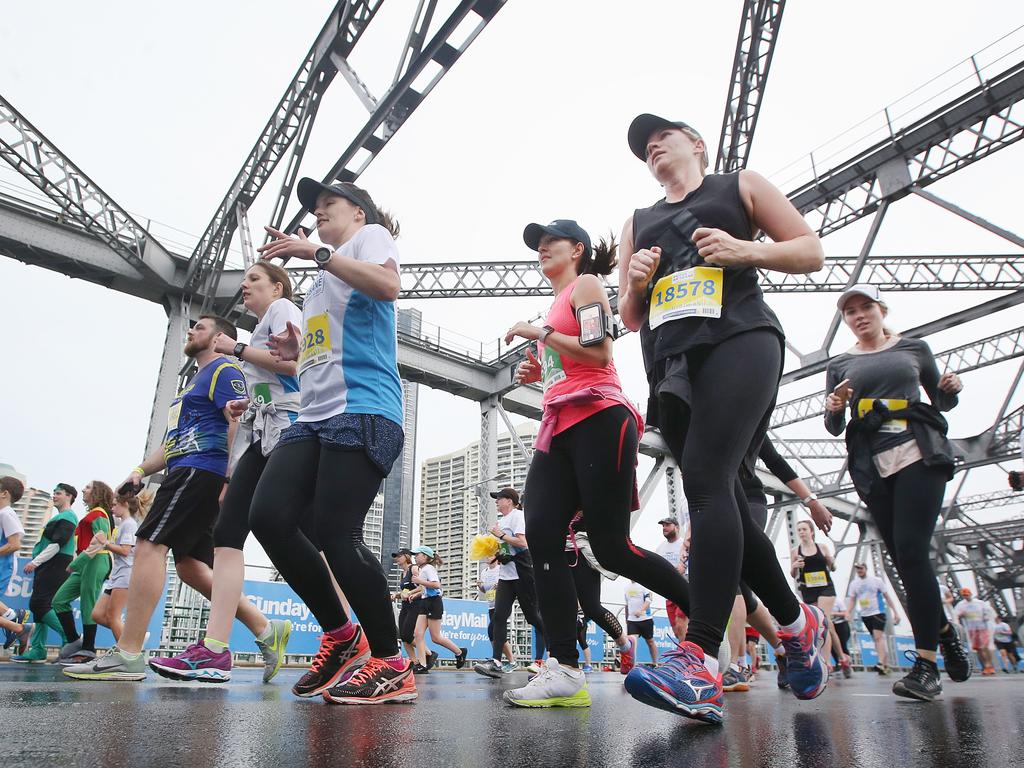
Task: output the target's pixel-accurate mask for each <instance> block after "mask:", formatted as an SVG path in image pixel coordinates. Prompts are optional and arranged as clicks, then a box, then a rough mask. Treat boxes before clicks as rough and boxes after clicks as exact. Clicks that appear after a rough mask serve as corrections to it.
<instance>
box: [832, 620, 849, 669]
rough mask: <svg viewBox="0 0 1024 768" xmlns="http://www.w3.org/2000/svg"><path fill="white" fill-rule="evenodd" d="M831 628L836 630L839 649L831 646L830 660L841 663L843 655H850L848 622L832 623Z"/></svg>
mask: <svg viewBox="0 0 1024 768" xmlns="http://www.w3.org/2000/svg"><path fill="white" fill-rule="evenodd" d="M832 626H833V627H835V628H836V635H837V636H838V637H839V648H836V646H835V644H833V645H832V658H833V659H835V660H836V661H841V660H842V656H843V654H845V655H846V656H849V655H850V646H849V644H850V622H848V621H840V622H838V623H837V622H834V621H833V622H832ZM840 650H842V653H840Z"/></svg>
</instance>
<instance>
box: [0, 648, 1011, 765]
mask: <svg viewBox="0 0 1024 768" xmlns="http://www.w3.org/2000/svg"><path fill="white" fill-rule="evenodd" d="M299 673H300V672H299V670H283V671H282V672H281V674H280V676H279V677H278V679H277V680H275V681H274V682H273V683H271V684H270V685H263V684H262V683H261V682H260V677H259V671H258V670H248V669H246V670H235V673H234V679H233V680H232V681H231V682H230V683H227V684H226V685H220V686H213V685H208V684H207V685H204V684H200V683H174V682H172V681H169V680H165V679H163V678H160V677H157V676H155V675H151V676H150V678H149V679H148V680H147V681H146V682H144V683H87V682H73V681H69V680H66V678H63V677H62V676H61V674H60V672H59V669H58V668H56V667H54V666H45V667H44V666H34V667H22V666H17V665H14V664H10V663H2V664H0V747H2V751H0V761H2V763H0V764H2V766H3V767H4V768H10V767H11V766H21V765H33V766H48V765H76V766H78V765H88V766H103V767H104V768H117V767H118V766H132V768H138V767H139V766H182V767H183V768H184V767H185V766H189V768H191V767H192V766H195V767H196V768H203V767H205V766H235V765H238V766H252V767H253V768H255V767H256V766H275V767H278V768H279V767H280V766H303V765H312V766H319V765H339V766H347V765H352V766H405V767H406V768H408V767H410V766H424V767H426V766H429V767H430V768H433V767H434V766H484V767H488V768H490V767H493V768H506V767H507V766H522V767H523V768H527V767H529V768H533V766H660V765H672V766H689V765H693V766H709V767H710V768H718V767H719V766H721V767H723V768H724V767H725V766H740V767H742V768H746V767H747V766H750V767H754V766H787V767H788V766H793V767H794V768H819V767H820V768H851V767H855V766H865V767H868V766H884V767H885V768H897V767H898V768H904V767H906V766H944V767H945V766H964V767H965V768H988V766H992V768H1006V767H1007V766H1012V765H1019V764H1020V761H1021V756H1022V755H1024V734H1022V732H1024V674H1019V675H1016V676H1003V675H1001V676H999V677H996V678H992V679H982V678H974V679H972V680H970V681H969V682H967V683H961V684H953V683H950V682H948V681H944V683H943V685H944V687H945V691H946V692H945V694H944V696H943V697H942V699H941V700H940V701H937V702H935V703H932V704H924V703H917V702H912V701H908V700H905V699H899V698H897V697H895V696H892V695H891V694H890V693H889V687H890V686H891V683H892V678H891V677H890V678H887V679H880V678H878V677H877V676H875V675H872V674H868V673H862V674H859V675H857V676H855V677H854V679H853V680H839V681H835V682H833V683H832V684H830V686H829V689H828V690H827V691H826V692H825V693H824V694H823V696H822V697H820V698H819V699H817V700H815V701H813V702H800V701H797V700H796V699H794V698H793V696H792V695H791V694H789V693H787V692H781V691H779V690H777V688H776V687H775V683H774V676H773V674H768V675H767V676H762V679H761V681H759V682H758V683H756V684H755V686H754V687H753V689H752V690H751V691H750V692H749V693H734V694H728V699H727V719H726V724H725V726H724V727H721V728H715V727H710V726H705V725H702V724H700V723H696V722H693V721H690V720H686V719H683V718H680V717H676V716H673V715H671V714H669V713H667V712H662V711H659V710H656V709H652V708H650V707H646V706H644V705H641V704H639V703H637V702H635V701H634V700H633V699H631V698H630V697H629V695H628V694H626V693H625V691H624V690H623V688H622V682H621V680H622V678H621V677H620V676H619V675H618V674H614V673H599V674H594V675H591V676H590V686H591V695H592V697H593V699H594V704H593V707H592V708H590V709H589V710H521V709H511V708H509V707H507V706H505V705H504V703H503V702H502V701H501V691H502V690H503V689H504V688H506V687H514V685H515V684H522V683H523V682H525V680H526V674H525V673H516V674H514V675H511V676H509V677H508V678H506V679H505V680H504V681H489V680H487V679H485V678H482V677H480V676H478V675H476V674H474V673H473V672H435V673H434V674H432V675H430V676H429V677H427V678H418V685H419V691H420V697H419V699H418V701H417V702H416V703H415V704H406V705H390V706H375V707H365V706H364V707H348V706H328V705H326V704H324V703H323V702H322V700H319V699H317V700H304V699H297V698H295V697H294V696H292V694H291V693H290V691H289V688H290V686H291V683H292V682H293V681H294V680H295V679H297V678H298V676H299Z"/></svg>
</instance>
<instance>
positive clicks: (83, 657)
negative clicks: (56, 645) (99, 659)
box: [57, 649, 96, 667]
mask: <svg viewBox="0 0 1024 768" xmlns="http://www.w3.org/2000/svg"><path fill="white" fill-rule="evenodd" d="M95 658H96V651H86V650H84V649H83V650H81V651H79V652H78V653H76V654H75V655H74V656H69V657H67V658H64V657H63V656H62V657H60V658H58V659H57V663H58V664H60V665H61V666H62V667H71V666H74V665H75V664H85V663H86V662H87V661H93V660H94V659H95Z"/></svg>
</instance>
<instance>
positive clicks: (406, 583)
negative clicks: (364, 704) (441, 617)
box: [391, 547, 432, 672]
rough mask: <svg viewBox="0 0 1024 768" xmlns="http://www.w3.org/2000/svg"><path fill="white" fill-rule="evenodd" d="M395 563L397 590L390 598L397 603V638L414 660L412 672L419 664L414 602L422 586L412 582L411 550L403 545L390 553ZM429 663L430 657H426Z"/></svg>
mask: <svg viewBox="0 0 1024 768" xmlns="http://www.w3.org/2000/svg"><path fill="white" fill-rule="evenodd" d="M391 557H392V559H393V560H394V561H395V565H397V566H398V568H399V570H400V571H401V574H402V575H401V576H400V577H399V579H398V591H397V592H392V593H391V599H392V600H394V601H395V602H396V603H398V639H399V640H401V641H402V645H404V646H405V654H406V656H407V657H408V658H409V660H410V661H412V662H414V667H413V672H416V671H417V670H416V667H418V666H419V664H418V663H415V662H416V658H417V656H418V655H419V654H418V653H417V651H416V619H417V618H419V611H418V610H417V607H416V603H415V602H414V601H417V600H418V599H419V597H420V595H422V594H423V587H420V586H417V585H415V584H413V583H412V565H413V563H412V550H411V549H407V548H405V547H403V548H402V549H400V550H398V551H397V552H392V553H391ZM427 664H428V665H429V666H432V665H431V664H430V658H429V656H428V658H427Z"/></svg>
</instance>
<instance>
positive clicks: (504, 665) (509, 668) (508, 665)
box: [501, 661, 518, 673]
mask: <svg viewBox="0 0 1024 768" xmlns="http://www.w3.org/2000/svg"><path fill="white" fill-rule="evenodd" d="M516 669H518V667H517V666H516V663H515V662H514V661H503V662H501V671H502V672H506V673H507V672H515V671H516Z"/></svg>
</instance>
